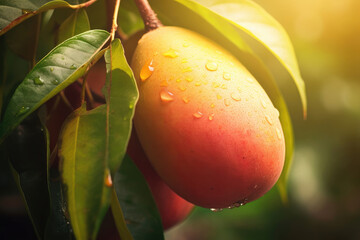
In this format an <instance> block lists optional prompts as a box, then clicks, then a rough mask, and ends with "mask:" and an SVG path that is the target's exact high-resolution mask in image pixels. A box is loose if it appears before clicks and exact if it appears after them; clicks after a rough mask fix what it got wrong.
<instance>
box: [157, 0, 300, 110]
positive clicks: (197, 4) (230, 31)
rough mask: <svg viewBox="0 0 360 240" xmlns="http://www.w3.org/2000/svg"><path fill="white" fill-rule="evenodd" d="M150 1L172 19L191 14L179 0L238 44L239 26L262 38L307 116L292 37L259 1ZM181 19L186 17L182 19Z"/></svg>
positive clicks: (252, 35)
mask: <svg viewBox="0 0 360 240" xmlns="http://www.w3.org/2000/svg"><path fill="white" fill-rule="evenodd" d="M171 2H173V3H171ZM151 3H152V5H153V6H154V7H155V8H156V9H157V10H159V16H161V15H163V17H164V18H165V19H166V20H170V21H173V20H174V19H175V18H176V20H177V21H179V15H182V18H188V15H187V14H186V13H185V12H180V11H179V8H177V7H176V3H177V4H179V5H182V6H185V7H186V8H188V10H191V11H192V12H193V13H196V14H197V15H198V16H199V17H201V18H202V19H203V20H205V21H207V22H208V23H209V24H210V25H212V26H213V27H215V28H216V29H217V30H218V31H219V32H220V33H221V34H223V35H224V36H226V37H227V38H228V39H229V40H230V41H231V42H232V43H233V44H235V45H239V44H237V43H236V41H240V42H242V39H241V37H240V35H238V34H237V31H239V30H241V31H243V32H245V33H246V34H248V35H249V36H251V37H253V38H254V39H255V40H257V41H259V42H260V43H261V44H262V45H263V46H265V47H266V48H267V49H268V50H269V51H270V52H271V53H272V54H273V55H274V56H275V57H276V58H277V59H278V60H279V61H280V63H281V64H282V65H283V66H284V67H285V68H286V69H287V71H288V72H289V73H290V75H291V76H292V77H293V79H294V81H295V83H296V86H297V88H298V90H299V93H300V97H301V101H302V104H303V110H304V116H306V111H307V102H306V93H305V84H304V81H303V79H302V77H301V76H300V72H299V68H298V64H297V61H296V57H295V53H294V50H293V46H292V44H291V41H290V39H289V37H288V35H287V33H286V32H285V30H284V29H283V28H282V26H281V25H280V24H279V23H278V22H277V21H276V20H275V19H274V18H273V17H271V16H270V15H269V14H268V13H267V12H266V11H265V10H264V9H262V8H261V7H260V6H259V5H257V4H255V3H254V2H252V1H250V0H225V1H224V0H212V1H208V0H173V1H169V3H166V4H163V1H160V0H153V1H151ZM168 4H169V5H168ZM175 11H176V13H175ZM160 13H161V15H160ZM180 21H183V20H181V19H180ZM240 47H241V46H240ZM242 50H244V49H242Z"/></svg>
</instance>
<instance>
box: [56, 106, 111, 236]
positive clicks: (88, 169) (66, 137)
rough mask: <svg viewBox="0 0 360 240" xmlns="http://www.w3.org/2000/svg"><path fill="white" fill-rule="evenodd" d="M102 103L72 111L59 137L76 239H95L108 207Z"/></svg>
mask: <svg viewBox="0 0 360 240" xmlns="http://www.w3.org/2000/svg"><path fill="white" fill-rule="evenodd" d="M105 110H106V107H105V105H103V106H100V107H98V108H96V109H93V110H91V111H86V107H85V105H84V106H82V107H81V108H79V109H78V110H76V111H75V112H74V113H72V114H71V115H70V116H69V117H68V118H67V120H66V122H65V123H64V125H63V129H62V132H61V135H60V137H59V143H58V144H59V157H60V163H61V175H62V180H63V184H64V187H65V195H66V200H67V201H66V202H67V206H68V212H69V215H70V222H71V225H72V227H73V230H74V233H75V236H76V238H77V239H95V238H96V235H97V232H98V230H99V228H100V225H101V222H102V219H103V217H104V216H105V213H106V211H107V210H108V206H109V202H110V197H111V186H110V185H106V181H107V179H108V177H109V176H108V175H109V174H110V173H109V169H108V167H107V163H106V158H105V142H106V140H105V138H106V135H105V121H106V115H105Z"/></svg>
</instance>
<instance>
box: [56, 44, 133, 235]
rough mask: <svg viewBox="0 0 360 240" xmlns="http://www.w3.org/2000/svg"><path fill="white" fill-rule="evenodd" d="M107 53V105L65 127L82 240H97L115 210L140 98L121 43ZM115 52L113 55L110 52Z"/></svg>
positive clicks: (68, 181)
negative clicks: (116, 186) (117, 181)
mask: <svg viewBox="0 0 360 240" xmlns="http://www.w3.org/2000/svg"><path fill="white" fill-rule="evenodd" d="M110 49H111V50H109V51H107V52H106V53H105V59H106V62H107V72H108V74H107V80H106V87H105V92H106V93H105V97H106V101H107V103H106V104H105V105H101V106H99V107H98V108H95V109H93V110H91V111H86V109H85V107H84V106H83V107H82V108H80V109H79V110H77V111H75V112H74V113H73V114H72V115H71V116H70V117H69V118H68V119H67V121H66V122H65V123H64V126H65V127H64V129H63V130H62V133H61V135H60V141H59V152H60V154H59V156H60V157H61V159H60V161H61V162H62V176H63V181H64V184H65V185H66V189H67V191H66V196H67V197H66V199H67V202H68V209H69V214H70V221H71V224H72V226H73V229H74V233H75V236H76V237H77V238H78V239H94V238H95V237H96V235H97V232H98V230H99V227H100V225H101V222H102V219H103V217H104V215H105V213H106V210H107V208H108V206H109V204H110V197H111V189H110V187H111V183H112V180H111V176H113V175H114V174H115V172H116V171H117V169H118V168H119V167H120V164H121V162H122V159H123V157H124V154H125V151H126V147H127V142H128V139H129V137H130V132H131V123H132V117H133V115H134V107H135V103H136V101H137V98H138V92H137V88H136V85H135V80H134V78H133V76H132V71H131V69H130V68H129V66H128V64H127V62H126V60H125V57H124V52H123V49H122V46H121V43H120V41H119V40H118V39H115V40H114V41H113V42H112V44H111V48H110ZM110 51H111V52H110Z"/></svg>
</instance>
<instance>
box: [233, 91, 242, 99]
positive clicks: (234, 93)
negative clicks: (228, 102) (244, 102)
mask: <svg viewBox="0 0 360 240" xmlns="http://www.w3.org/2000/svg"><path fill="white" fill-rule="evenodd" d="M231 98H232V99H234V100H235V101H241V96H240V93H237V92H233V93H232V94H231Z"/></svg>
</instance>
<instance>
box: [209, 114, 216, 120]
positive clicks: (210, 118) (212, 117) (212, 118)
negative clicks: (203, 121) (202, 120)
mask: <svg viewBox="0 0 360 240" xmlns="http://www.w3.org/2000/svg"><path fill="white" fill-rule="evenodd" d="M214 115H215V114H214V113H212V114H210V116H209V120H210V121H212V120H214Z"/></svg>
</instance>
